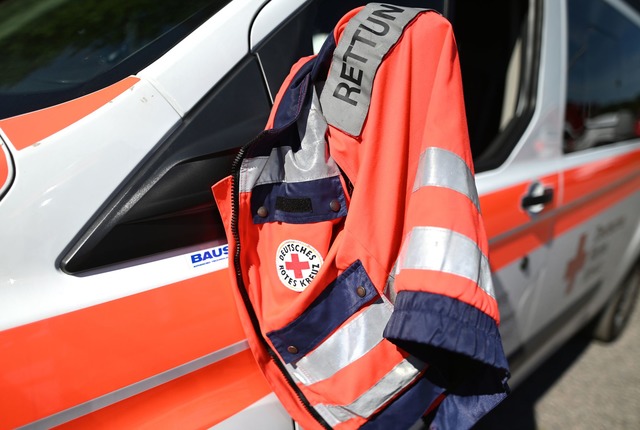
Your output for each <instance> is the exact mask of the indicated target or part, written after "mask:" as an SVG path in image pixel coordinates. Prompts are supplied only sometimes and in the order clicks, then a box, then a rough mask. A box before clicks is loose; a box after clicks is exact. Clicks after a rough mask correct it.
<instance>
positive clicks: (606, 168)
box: [563, 151, 640, 204]
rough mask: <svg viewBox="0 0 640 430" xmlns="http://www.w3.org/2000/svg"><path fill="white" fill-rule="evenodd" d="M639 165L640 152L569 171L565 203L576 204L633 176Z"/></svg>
mask: <svg viewBox="0 0 640 430" xmlns="http://www.w3.org/2000/svg"><path fill="white" fill-rule="evenodd" d="M639 165H640V151H634V152H632V153H629V154H625V155H621V156H619V157H615V158H608V159H605V160H601V161H597V162H594V163H589V164H586V165H584V166H580V167H577V168H574V169H570V170H567V171H566V172H565V174H564V177H565V191H564V202H563V203H564V204H569V203H572V202H575V201H577V200H580V199H582V198H584V197H586V196H590V195H593V194H595V193H597V192H598V191H600V190H603V189H605V188H608V187H610V186H611V185H613V184H615V183H616V182H619V181H621V180H624V179H625V178H628V177H630V176H633V175H635V174H636V173H638V166H639Z"/></svg>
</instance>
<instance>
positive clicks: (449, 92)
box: [213, 4, 508, 430]
mask: <svg viewBox="0 0 640 430" xmlns="http://www.w3.org/2000/svg"><path fill="white" fill-rule="evenodd" d="M336 42H337V44H336ZM213 192H214V196H215V198H216V200H217V203H218V206H219V208H220V211H221V214H222V217H223V220H224V222H225V225H226V229H227V236H228V240H229V252H230V262H229V268H230V273H231V274H232V282H233V283H234V285H235V286H236V287H237V288H236V298H237V303H238V309H239V312H240V315H241V319H242V322H243V325H244V328H245V331H246V333H247V337H248V340H249V344H250V347H251V349H252V351H253V353H254V355H255V357H256V360H257V362H258V364H259V365H260V367H261V368H262V370H263V371H264V374H265V376H266V378H267V380H268V381H269V383H270V384H271V386H272V388H273V390H274V392H275V393H276V395H277V396H278V398H279V399H280V400H281V402H282V403H283V405H284V406H285V408H286V409H287V410H288V411H289V413H290V414H291V415H292V416H293V418H294V419H295V420H296V421H298V422H299V423H300V424H301V426H302V427H303V428H304V429H305V430H311V429H316V428H336V429H354V428H381V429H400V428H408V427H409V426H411V425H412V424H413V423H414V422H416V421H417V420H418V419H420V417H421V416H424V415H426V416H428V417H429V419H430V420H431V424H432V426H433V427H434V428H452V429H462V428H468V427H471V426H472V425H473V424H474V423H475V422H476V421H477V420H478V419H479V418H480V417H482V416H483V415H484V414H485V413H486V412H487V411H489V410H490V409H491V408H493V407H494V406H495V405H496V404H497V403H499V402H500V401H501V400H502V399H503V398H504V397H505V396H506V391H507V386H506V380H507V377H508V370H507V369H508V366H507V362H506V359H505V357H504V352H503V349H502V343H501V339H500V335H499V332H498V320H499V317H498V307H497V304H496V300H495V295H494V291H493V286H492V281H491V273H490V269H489V262H488V251H489V250H488V245H487V240H486V235H485V231H484V227H483V223H482V219H481V214H480V207H479V201H478V196H477V192H476V188H475V182H474V176H473V167H472V160H471V153H470V149H469V142H468V137H467V129H466V119H465V115H464V105H463V97H462V87H461V79H460V72H459V63H458V57H457V50H456V46H455V41H454V38H453V34H452V30H451V27H450V25H449V23H448V22H447V21H446V20H445V19H444V18H442V17H441V16H440V15H439V14H437V13H434V12H432V11H425V10H419V9H411V8H404V7H397V6H390V5H383V4H370V5H368V6H366V7H364V8H360V9H356V10H354V11H352V12H350V13H349V14H347V15H346V16H345V17H344V18H343V19H342V20H341V21H340V22H339V23H338V25H337V27H336V28H335V31H334V34H333V35H330V36H329V38H328V39H327V41H326V42H325V44H324V46H323V48H322V50H321V51H320V53H319V54H318V55H317V56H314V57H308V58H303V59H302V60H300V61H299V62H298V63H297V64H295V65H294V66H293V68H292V70H291V72H290V74H289V76H288V77H287V78H286V80H285V82H284V84H283V85H282V87H281V89H280V91H279V93H278V95H277V97H276V101H275V105H274V107H273V109H272V112H271V117H270V119H269V122H268V124H267V127H266V130H265V131H264V132H262V133H261V134H260V135H259V136H258V137H257V138H256V139H255V140H254V141H252V142H251V143H249V144H248V145H246V146H245V147H244V148H243V149H242V150H241V151H240V153H239V155H238V158H237V159H236V162H235V163H234V168H233V174H232V175H231V176H230V177H228V178H226V179H224V180H223V181H221V182H219V183H218V184H216V185H215V186H214V187H213Z"/></svg>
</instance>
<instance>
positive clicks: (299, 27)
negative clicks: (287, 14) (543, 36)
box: [258, 0, 537, 171]
mask: <svg viewBox="0 0 640 430" xmlns="http://www.w3.org/2000/svg"><path fill="white" fill-rule="evenodd" d="M388 3H392V4H399V5H404V6H412V7H423V8H432V9H435V10H437V11H438V12H440V13H443V14H444V15H445V16H446V17H447V18H448V19H449V20H450V21H451V23H452V25H453V29H454V33H455V36H456V41H457V44H458V50H459V53H460V63H461V68H462V79H463V86H464V93H465V104H466V110H467V121H468V125H469V134H470V138H471V149H472V152H473V155H474V160H475V163H476V170H477V171H482V170H487V169H490V168H494V167H497V166H499V165H500V164H501V163H502V162H504V160H506V158H507V157H508V155H509V153H510V152H511V150H512V149H513V147H514V146H515V144H516V143H517V141H518V139H519V137H520V136H521V135H522V132H523V131H524V129H525V127H526V125H527V124H528V123H529V120H530V119H531V117H532V115H533V108H534V102H535V100H534V94H535V88H536V79H535V78H536V76H535V73H534V71H535V70H536V61H537V52H536V49H537V45H536V43H537V35H536V31H537V27H536V25H535V20H534V19H532V18H533V16H532V15H533V13H534V12H533V10H535V6H536V3H537V2H533V1H532V2H530V1H528V0H486V1H482V2H478V1H477V0H447V1H443V0H440V1H425V0H415V1H412V0H404V1H403V0H396V1H390V2H388ZM362 4H363V2H362V1H357V0H355V1H354V0H349V1H344V0H317V1H314V2H311V3H310V4H309V5H308V6H307V7H305V8H303V9H302V10H300V11H299V12H298V13H297V15H296V16H295V17H294V19H292V20H290V21H289V22H288V23H287V25H285V26H283V27H282V28H280V29H279V30H278V31H277V32H275V33H274V34H273V35H272V36H270V38H269V39H268V40H266V41H265V42H263V44H262V45H261V46H260V47H258V56H259V58H260V61H261V64H262V66H263V69H264V71H265V76H266V77H267V81H268V83H269V88H270V91H271V93H272V94H275V93H276V92H277V91H278V88H279V87H280V85H281V83H282V81H283V80H284V78H285V76H286V75H287V73H288V72H289V69H290V67H291V65H292V64H293V63H294V62H295V61H296V60H297V59H298V58H300V57H301V56H303V55H310V54H311V53H313V52H317V51H318V50H319V48H320V46H321V45H322V42H323V41H324V39H325V38H326V36H327V34H328V33H329V32H331V31H332V30H333V27H334V26H335V24H336V22H337V21H338V20H339V19H340V18H341V17H342V15H344V14H345V13H346V12H348V11H349V10H351V9H353V8H354V7H356V6H359V5H362Z"/></svg>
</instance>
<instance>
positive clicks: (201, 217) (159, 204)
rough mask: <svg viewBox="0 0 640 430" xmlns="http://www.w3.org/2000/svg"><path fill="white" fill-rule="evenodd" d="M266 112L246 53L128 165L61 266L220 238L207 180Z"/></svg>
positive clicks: (81, 266)
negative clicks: (126, 175) (129, 171)
mask: <svg viewBox="0 0 640 430" xmlns="http://www.w3.org/2000/svg"><path fill="white" fill-rule="evenodd" d="M238 100H242V103H238ZM268 115H269V99H268V96H267V93H266V89H265V86H264V82H263V80H262V73H261V71H260V68H259V66H258V63H257V60H256V59H255V58H253V57H247V58H245V59H244V60H243V61H241V62H240V64H238V65H237V67H236V69H235V71H234V73H232V74H230V75H229V76H227V77H225V78H224V79H223V80H222V81H221V82H219V83H218V84H217V85H216V87H215V88H213V89H212V91H211V92H210V93H209V94H207V95H206V96H205V97H204V98H203V99H202V100H201V101H200V103H199V104H198V105H197V106H196V107H195V108H194V109H192V110H191V111H190V112H189V113H188V114H187V116H186V117H185V118H184V121H183V122H182V124H181V125H180V127H179V128H178V129H177V130H176V131H175V132H174V133H173V134H172V135H171V136H170V137H169V138H168V139H167V140H166V141H165V142H163V143H162V144H161V146H160V147H159V148H158V149H157V150H156V151H155V152H154V153H153V154H150V157H149V159H148V160H147V161H145V163H144V164H143V165H141V166H139V167H138V168H137V169H136V170H135V171H134V176H133V177H132V178H131V179H129V180H128V181H127V182H126V183H124V184H123V185H122V187H121V189H120V190H119V192H118V193H117V194H116V195H115V196H113V198H112V199H110V202H109V204H108V206H107V207H106V208H105V209H104V210H102V212H101V213H99V214H97V216H96V218H95V219H94V220H93V221H92V223H91V225H89V226H88V227H87V228H86V230H85V231H84V233H83V234H82V236H81V237H80V238H79V239H78V240H76V241H75V243H72V244H71V245H70V249H69V250H68V251H67V252H65V255H63V257H62V262H61V267H62V269H63V270H64V271H66V272H68V273H74V274H79V273H87V272H91V271H95V270H110V269H111V268H112V267H116V266H114V265H117V264H126V265H132V264H139V263H140V262H142V261H148V260H149V258H156V257H152V256H154V255H161V256H166V255H167V254H166V253H167V252H174V253H175V252H180V253H184V252H187V251H186V250H188V249H193V247H194V246H202V245H203V244H205V243H206V244H221V243H225V242H226V238H225V233H224V228H223V225H222V220H221V219H220V214H219V213H218V210H217V208H216V205H215V203H214V201H213V197H212V195H211V185H213V184H214V183H216V182H217V181H218V180H220V179H222V178H224V177H225V176H227V175H228V174H229V173H230V172H231V164H232V163H233V159H234V158H235V155H236V153H237V149H238V148H239V147H240V146H242V145H244V144H245V143H247V142H248V141H249V140H251V139H252V138H253V137H255V136H256V135H257V134H258V133H259V132H260V131H261V130H262V128H263V127H264V124H265V123H266V122H267V117H268Z"/></svg>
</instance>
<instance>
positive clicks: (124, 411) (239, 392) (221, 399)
mask: <svg viewBox="0 0 640 430" xmlns="http://www.w3.org/2000/svg"><path fill="white" fill-rule="evenodd" d="M270 392H271V389H270V388H269V386H268V384H267V381H266V380H265V378H264V376H263V375H262V373H261V371H260V369H259V368H258V366H257V364H256V362H255V360H254V358H253V356H252V355H251V352H250V351H243V352H241V353H238V354H236V355H233V356H231V357H229V358H226V359H224V360H222V361H219V362H217V363H214V364H212V365H210V366H207V367H205V368H203V369H200V370H198V371H196V372H193V373H190V374H188V375H186V376H183V377H182V378H179V379H176V380H174V381H171V382H168V383H166V384H164V385H161V386H159V387H156V388H153V389H151V390H149V391H145V392H144V393H141V394H138V395H137V396H134V397H131V398H129V399H126V400H123V401H122V402H119V403H116V404H114V405H111V406H108V407H106V408H104V409H100V410H99V411H96V412H93V413H91V414H89V415H85V416H84V417H80V418H78V419H76V420H73V421H70V422H68V423H65V424H63V425H61V426H59V427H56V428H57V429H64V430H72V429H153V430H162V429H198V428H208V427H211V426H213V425H215V424H218V423H220V422H221V421H223V420H224V419H226V418H229V417H230V416H232V415H234V414H236V413H238V412H240V411H241V410H243V409H245V408H246V407H247V406H249V405H251V404H252V403H255V402H256V401H258V400H260V399H261V398H263V397H264V396H266V395H267V394H269V393H270Z"/></svg>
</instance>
